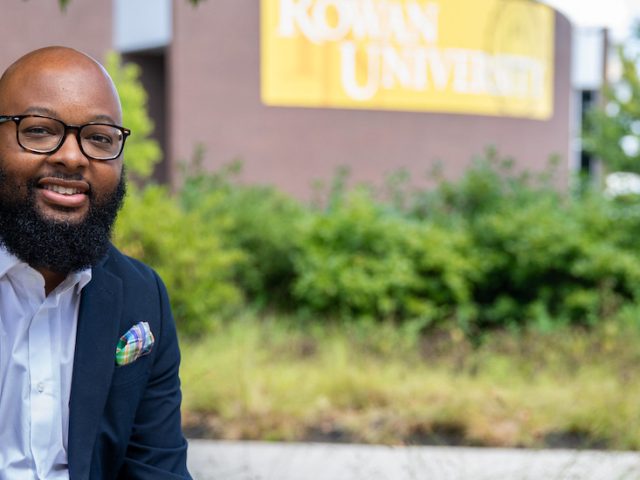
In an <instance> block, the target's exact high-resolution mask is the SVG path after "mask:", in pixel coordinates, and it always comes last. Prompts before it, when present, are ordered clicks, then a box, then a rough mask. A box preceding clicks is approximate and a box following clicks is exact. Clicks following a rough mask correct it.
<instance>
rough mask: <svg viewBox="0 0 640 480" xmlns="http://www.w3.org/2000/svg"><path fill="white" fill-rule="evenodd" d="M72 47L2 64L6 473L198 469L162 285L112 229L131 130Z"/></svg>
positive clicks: (1, 437) (0, 440)
mask: <svg viewBox="0 0 640 480" xmlns="http://www.w3.org/2000/svg"><path fill="white" fill-rule="evenodd" d="M121 125H122V114H121V107H120V101H119V98H118V95H117V92H116V90H115V87H114V85H113V83H112V81H111V79H110V78H109V76H108V74H107V73H106V71H105V70H104V68H102V66H101V65H99V64H98V63H97V62H95V61H94V60H93V59H91V58H90V57H88V56H86V55H84V54H82V53H80V52H78V51H76V50H72V49H69V48H63V47H49V48H44V49H40V50H36V51H34V52H31V53H29V54H27V55H25V56H24V57H22V58H20V59H19V60H18V61H16V62H15V63H14V64H13V65H11V66H10V67H9V68H8V69H7V70H6V72H5V73H4V75H3V76H2V77H1V78H0V479H1V480H5V479H9V480H14V479H17V480H20V479H71V480H77V479H78V480H79V479H91V480H93V479H95V480H97V479H100V480H102V479H112V478H113V479H115V478H122V479H125V478H126V479H154V480H159V479H178V478H190V476H189V473H188V472H187V468H186V449H187V445H186V442H185V440H184V437H183V435H182V431H181V425H180V401H181V394H180V384H179V379H178V365H179V351H178V343H177V338H176V332H175V327H174V323H173V319H172V316H171V312H170V309H169V303H168V300H167V294H166V292H165V289H164V286H163V284H162V282H161V281H160V279H159V278H158V277H157V275H156V274H155V272H153V271H152V270H151V269H149V268H148V267H146V266H144V265H142V264H141V263H139V262H137V261H135V260H132V259H130V258H128V257H125V256H124V255H122V254H121V253H120V252H118V250H116V249H115V248H114V247H113V246H112V245H111V244H110V242H109V236H110V231H111V227H112V225H113V222H114V219H115V217H116V214H117V212H118V209H119V208H120V205H121V203H122V198H123V196H124V191H125V182H124V174H123V162H122V151H123V148H124V143H125V140H126V137H127V136H128V135H129V133H130V132H129V131H128V130H127V129H125V128H124V127H122V126H121Z"/></svg>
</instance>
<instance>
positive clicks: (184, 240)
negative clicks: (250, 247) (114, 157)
mask: <svg viewBox="0 0 640 480" xmlns="http://www.w3.org/2000/svg"><path fill="white" fill-rule="evenodd" d="M207 200H208V201H209V202H211V201H214V200H215V195H210V196H209V198H208V199H207ZM208 220H209V221H205V216H204V215H203V214H202V212H201V211H200V210H198V209H193V210H185V209H183V208H181V207H180V205H179V204H178V202H176V200H175V199H174V198H172V197H171V196H170V195H169V194H168V192H167V190H166V189H165V188H163V187H159V186H148V187H146V188H145V189H144V190H143V191H142V192H139V193H136V192H133V193H132V194H131V195H130V198H129V199H128V200H127V205H126V207H125V208H124V209H123V210H122V212H121V213H120V215H119V217H118V222H117V228H116V232H115V242H116V243H117V244H118V245H119V246H120V248H121V249H122V250H123V251H124V252H125V253H127V254H128V255H131V256H132V257H135V258H138V259H140V260H142V261H143V262H145V263H147V264H149V265H152V266H153V267H154V268H155V269H156V270H157V271H158V273H159V274H160V276H161V277H162V279H163V280H164V282H165V283H166V285H167V289H168V291H169V292H170V297H171V304H172V308H173V313H174V316H175V317H176V321H177V324H178V327H179V328H180V329H181V331H182V332H183V333H186V334H196V333H200V332H204V331H207V330H210V329H211V328H212V327H215V326H216V319H219V318H220V316H221V315H222V314H224V313H228V312H230V311H232V310H233V308H234V307H237V306H238V305H239V304H240V300H241V298H242V297H241V291H240V290H239V289H238V288H237V287H236V286H235V285H234V284H233V282H232V273H231V272H232V271H233V269H234V267H235V265H237V264H238V263H239V262H241V261H242V258H243V257H242V252H240V251H239V250H237V249H232V248H228V247H226V246H225V245H224V240H223V238H224V237H223V236H222V235H221V232H220V230H219V228H216V227H219V226H220V225H223V224H224V221H223V220H220V221H214V220H212V219H210V218H209V219H208Z"/></svg>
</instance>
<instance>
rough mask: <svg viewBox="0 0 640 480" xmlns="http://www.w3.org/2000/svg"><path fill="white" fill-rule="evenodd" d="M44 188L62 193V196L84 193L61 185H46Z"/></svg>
mask: <svg viewBox="0 0 640 480" xmlns="http://www.w3.org/2000/svg"><path fill="white" fill-rule="evenodd" d="M43 188H44V189H45V190H51V191H52V192H56V193H60V194H61V195H76V194H78V193H83V192H81V191H80V190H79V189H77V188H69V187H61V186H60V185H44V186H43Z"/></svg>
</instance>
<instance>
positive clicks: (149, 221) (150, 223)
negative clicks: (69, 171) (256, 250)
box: [106, 54, 243, 334]
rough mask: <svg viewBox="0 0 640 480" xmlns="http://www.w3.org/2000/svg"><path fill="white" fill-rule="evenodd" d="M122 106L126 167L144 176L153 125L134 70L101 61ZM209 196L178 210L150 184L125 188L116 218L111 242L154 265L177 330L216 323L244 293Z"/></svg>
mask: <svg viewBox="0 0 640 480" xmlns="http://www.w3.org/2000/svg"><path fill="white" fill-rule="evenodd" d="M106 65H107V69H108V70H109V73H110V75H111V77H112V78H113V80H114V82H115V84H116V87H117V89H118V92H119V94H120V99H121V102H122V109H123V123H124V124H125V125H127V127H129V128H131V130H132V131H133V134H132V135H131V138H130V139H128V140H127V146H126V154H125V156H126V158H125V165H126V168H127V172H129V173H132V174H133V176H134V177H135V180H137V181H140V180H144V179H148V177H149V175H150V174H151V171H152V168H153V166H154V164H155V163H157V162H158V161H159V159H160V148H159V146H158V144H157V143H156V142H155V141H154V140H153V139H150V138H148V135H149V134H150V133H151V132H152V130H153V123H152V121H151V119H150V118H149V116H148V114H147V111H146V100H147V97H146V93H145V91H144V88H143V87H142V85H141V83H140V80H139V76H140V70H139V68H138V67H137V66H136V65H133V64H127V65H121V64H120V58H119V56H118V55H116V54H110V55H109V56H108V57H107V61H106ZM219 198H220V195H219V194H216V192H212V193H211V194H209V195H207V197H206V198H205V199H203V201H202V202H201V203H199V204H198V205H195V206H194V207H193V208H189V209H187V208H183V207H182V206H181V205H180V203H179V202H178V201H177V199H176V198H174V197H172V196H171V195H170V193H169V191H168V190H167V189H166V188H164V187H160V186H157V185H153V184H147V185H146V186H145V187H143V188H139V187H138V186H137V182H133V183H131V184H130V185H129V192H128V194H127V198H126V201H125V205H124V208H123V209H122V211H121V212H120V214H119V216H118V220H117V223H116V228H115V231H114V237H113V240H114V243H115V244H116V245H118V247H119V248H121V249H122V250H123V251H124V252H125V253H127V254H128V255H131V256H133V257H135V258H138V259H140V260H142V261H144V262H145V263H147V264H149V265H151V266H152V267H154V268H155V269H156V270H157V271H158V273H159V274H160V276H161V277H162V278H163V280H164V281H165V283H166V285H167V288H168V290H169V295H170V298H171V304H172V308H173V312H174V315H175V317H176V320H177V323H178V326H179V328H180V329H181V331H182V332H183V333H187V334H195V333H197V332H200V331H203V330H207V329H210V328H212V327H213V326H215V323H216V322H215V319H216V318H219V317H220V315H221V314H223V313H225V312H228V311H229V310H231V309H233V307H236V306H238V305H239V304H240V300H241V297H242V292H241V291H240V289H239V288H238V287H236V286H235V285H234V283H233V282H232V273H231V272H232V271H233V269H234V268H235V266H236V265H237V264H238V263H240V262H241V261H242V258H243V257H242V252H241V251H239V250H237V249H234V248H229V247H227V246H225V245H224V244H223V243H224V242H223V238H224V236H223V234H222V233H221V231H220V230H221V226H222V227H223V228H224V225H225V224H226V223H228V222H227V221H226V220H225V218H224V217H222V216H219V217H216V218H211V217H205V215H204V212H205V210H208V209H210V205H211V204H214V203H216V202H217V201H219Z"/></svg>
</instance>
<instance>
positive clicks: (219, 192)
mask: <svg viewBox="0 0 640 480" xmlns="http://www.w3.org/2000/svg"><path fill="white" fill-rule="evenodd" d="M240 169H241V165H240V163H239V162H235V163H232V164H230V165H228V166H226V167H225V168H223V169H222V170H220V171H218V172H210V173H207V172H204V171H203V170H202V168H201V166H200V165H199V163H198V161H196V162H195V163H194V164H192V165H191V168H190V169H189V170H188V171H187V175H186V179H185V183H184V187H183V188H182V191H181V193H180V200H181V203H182V204H183V206H184V207H185V208H186V209H187V210H191V209H193V208H196V207H198V208H200V210H201V211H202V212H203V215H204V217H205V219H206V221H207V222H209V223H210V225H211V228H214V229H215V228H216V225H215V222H217V221H219V219H220V218H226V219H229V220H230V221H229V222H227V224H226V228H225V229H224V232H223V235H224V243H225V245H227V246H228V247H229V248H233V249H237V250H240V251H242V252H243V258H244V259H243V261H242V262H238V263H236V264H235V265H234V266H233V269H232V274H233V278H234V280H235V282H236V284H237V285H238V287H239V288H241V289H242V290H243V291H244V292H245V294H246V297H247V298H248V299H250V300H251V301H253V302H255V303H256V304H257V305H259V306H265V305H275V306H278V307H280V308H290V307H291V302H292V298H291V291H292V284H293V281H294V267H293V256H294V252H295V250H296V249H297V246H298V244H299V241H300V240H299V237H300V222H301V220H302V218H303V217H304V215H305V213H306V212H305V210H304V208H303V206H302V204H301V203H300V202H298V201H296V200H294V199H293V198H291V197H289V196H287V195H285V194H284V193H282V192H280V191H278V190H276V189H275V188H274V187H267V186H260V185H242V184H241V183H240V182H239V181H238V180H237V178H236V176H237V174H238V173H239V172H240ZM211 195H216V196H217V198H218V201H216V202H213V203H210V204H208V205H203V203H202V199H203V198H207V197H210V196H211ZM211 220H213V222H212V221H211Z"/></svg>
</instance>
